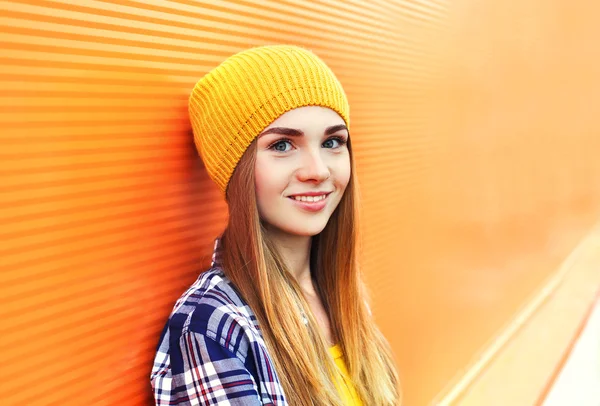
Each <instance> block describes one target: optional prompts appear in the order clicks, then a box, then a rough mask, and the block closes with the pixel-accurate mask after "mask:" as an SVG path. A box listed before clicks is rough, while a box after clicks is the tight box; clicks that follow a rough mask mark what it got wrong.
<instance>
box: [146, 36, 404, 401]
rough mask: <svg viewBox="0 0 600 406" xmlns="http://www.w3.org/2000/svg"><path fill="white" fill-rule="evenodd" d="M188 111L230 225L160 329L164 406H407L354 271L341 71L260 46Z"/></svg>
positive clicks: (194, 97) (211, 77)
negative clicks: (338, 75)
mask: <svg viewBox="0 0 600 406" xmlns="http://www.w3.org/2000/svg"><path fill="white" fill-rule="evenodd" d="M189 112H190V119H191V122H192V127H193V130H194V139H195V142H196V146H197V148H198V150H199V153H200V155H201V156H202V159H203V161H204V163H205V167H206V169H207V171H208V173H209V175H210V176H211V178H212V179H213V180H214V181H215V182H216V183H217V185H218V186H219V187H220V189H221V190H222V191H223V193H224V196H225V199H226V201H227V203H228V207H229V222H228V225H227V228H226V229H225V231H224V232H223V234H222V235H221V236H220V237H219V238H217V239H216V241H215V250H214V254H213V261H212V265H211V268H210V269H209V270H207V271H205V272H203V273H202V274H201V275H200V276H199V277H198V279H197V281H196V282H195V283H194V284H193V285H192V286H191V287H190V288H189V289H188V290H187V291H186V292H185V293H184V294H183V295H182V296H181V297H180V298H179V300H178V301H177V302H176V304H175V307H174V309H173V312H172V313H171V316H170V317H169V320H168V322H167V325H166V326H165V329H164V331H163V334H162V337H161V342H160V344H159V348H158V350H157V354H156V357H155V360H154V367H153V370H152V374H151V382H152V386H153V390H154V397H155V401H156V404H157V405H190V404H194V405H250V406H253V405H294V406H295V405H307V406H308V405H326V406H331V405H335V406H341V405H376V406H378V405H397V404H399V403H400V394H399V390H398V374H397V372H396V368H395V365H394V362H393V358H392V353H391V350H390V348H389V346H388V343H387V341H386V340H385V338H384V337H383V336H382V334H381V333H380V331H379V330H378V328H377V326H376V325H375V324H374V322H373V319H372V317H371V314H370V311H369V306H368V302H369V299H368V296H367V289H366V288H365V285H364V283H363V281H362V280H361V273H360V269H359V266H358V263H357V251H358V248H357V244H358V238H359V233H358V217H357V214H358V204H359V203H358V191H357V181H356V172H355V169H354V162H353V158H352V148H351V142H350V138H349V135H350V134H349V106H348V101H347V98H346V95H345V93H344V90H343V89H342V86H341V84H340V82H339V81H338V80H337V78H336V77H335V75H334V74H333V72H332V71H331V70H330V69H329V68H328V67H327V65H325V63H324V62H323V61H322V60H321V59H319V58H318V57H317V56H316V55H315V54H314V53H312V52H310V51H308V50H306V49H303V48H300V47H295V46H285V45H274V46H265V47H258V48H252V49H249V50H246V51H243V52H240V53H238V54H235V55H233V56H231V57H230V58H228V59H227V60H225V61H224V62H223V63H222V64H221V65H219V66H218V67H216V68H215V69H213V70H212V71H211V72H209V73H208V74H207V75H206V76H204V77H203V78H202V79H201V80H200V81H199V82H198V83H197V84H196V86H195V87H194V90H193V91H192V94H191V96H190V104H189Z"/></svg>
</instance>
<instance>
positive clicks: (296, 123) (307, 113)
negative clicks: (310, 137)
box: [265, 106, 344, 130]
mask: <svg viewBox="0 0 600 406" xmlns="http://www.w3.org/2000/svg"><path fill="white" fill-rule="evenodd" d="M336 124H344V119H343V118H342V117H341V116H340V115H339V114H338V113H336V112H335V111H334V110H332V109H330V108H328V107H321V106H303V107H298V108H295V109H293V110H290V111H288V112H286V113H284V114H282V115H281V116H279V117H278V118H277V119H276V120H275V121H273V122H272V123H271V124H269V125H268V126H267V127H266V128H265V130H267V129H269V128H272V127H289V128H296V129H305V130H311V129H312V130H318V129H322V128H326V127H330V126H332V125H336Z"/></svg>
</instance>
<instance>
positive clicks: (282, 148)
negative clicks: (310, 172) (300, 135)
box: [270, 140, 292, 152]
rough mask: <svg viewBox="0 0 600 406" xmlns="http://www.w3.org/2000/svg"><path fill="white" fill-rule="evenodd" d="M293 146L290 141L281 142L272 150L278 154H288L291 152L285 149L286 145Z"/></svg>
mask: <svg viewBox="0 0 600 406" xmlns="http://www.w3.org/2000/svg"><path fill="white" fill-rule="evenodd" d="M286 144H287V145H290V146H291V145H292V144H291V143H290V142H289V141H286V140H281V141H277V142H276V143H275V144H273V145H271V147H270V149H273V150H275V151H277V152H288V151H289V150H288V149H286V148H285V145H286Z"/></svg>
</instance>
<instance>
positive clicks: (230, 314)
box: [168, 266, 260, 345]
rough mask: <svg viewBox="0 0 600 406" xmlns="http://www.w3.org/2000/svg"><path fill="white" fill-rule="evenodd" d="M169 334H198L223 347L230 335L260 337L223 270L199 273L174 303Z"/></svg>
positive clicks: (245, 307) (218, 268) (243, 301)
mask: <svg viewBox="0 0 600 406" xmlns="http://www.w3.org/2000/svg"><path fill="white" fill-rule="evenodd" d="M168 324H169V329H170V330H171V333H172V334H173V333H176V334H178V335H184V334H186V333H199V334H202V335H206V336H207V337H209V338H211V339H213V340H216V341H218V342H220V344H222V345H225V344H229V343H230V342H231V336H232V334H233V333H234V332H235V333H236V335H238V334H240V333H242V334H243V335H246V336H250V337H249V338H256V337H253V336H256V335H260V333H259V332H260V328H259V326H258V321H257V319H256V316H255V314H254V312H253V311H252V310H251V309H250V307H249V306H248V304H247V303H246V301H245V300H244V299H243V298H242V297H241V296H240V295H239V293H238V290H237V289H236V288H235V287H234V285H233V284H232V282H231V281H230V280H229V278H227V276H226V275H225V273H224V271H223V269H222V268H221V267H218V266H213V267H211V268H210V269H208V270H206V271H204V272H202V273H201V274H200V275H199V276H198V278H197V279H196V281H195V282H194V283H193V284H192V285H191V286H190V287H189V288H188V289H187V290H186V291H185V292H184V293H183V294H182V295H181V297H180V298H179V299H178V300H177V302H176V303H175V306H174V307H173V310H172V312H171V315H170V317H169V323H168Z"/></svg>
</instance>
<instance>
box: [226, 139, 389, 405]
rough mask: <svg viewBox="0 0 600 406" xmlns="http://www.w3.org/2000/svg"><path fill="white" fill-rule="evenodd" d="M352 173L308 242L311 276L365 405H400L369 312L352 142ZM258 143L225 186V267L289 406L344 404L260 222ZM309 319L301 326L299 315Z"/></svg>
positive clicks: (329, 361)
mask: <svg viewBox="0 0 600 406" xmlns="http://www.w3.org/2000/svg"><path fill="white" fill-rule="evenodd" d="M348 148H349V149H350V163H351V177H350V181H349V183H348V186H347V188H346V191H345V192H344V195H343V197H342V199H341V201H340V203H339V205H338V207H337V208H336V210H335V211H334V213H333V214H332V216H331V218H330V219H329V222H328V223H327V225H326V227H325V229H324V230H323V231H322V232H321V233H320V234H318V235H316V236H314V237H313V239H312V247H311V258H310V263H311V264H310V265H311V274H312V276H313V281H314V285H315V289H316V290H317V292H318V294H319V296H320V298H321V300H322V302H323V305H324V307H325V309H326V310H327V313H328V315H329V317H330V320H331V328H332V334H333V335H334V337H335V338H336V339H337V343H339V344H340V346H341V348H342V351H343V354H344V360H345V362H346V366H347V368H348V373H349V375H350V378H351V379H352V382H353V384H354V385H355V387H356V390H357V393H358V395H359V396H360V397H361V399H362V400H363V402H364V403H365V405H374V406H384V405H385V406H391V405H398V404H400V390H399V386H398V385H399V382H398V373H397V371H396V366H395V363H394V360H393V356H392V352H391V349H390V347H389V344H388V342H387V341H386V339H385V338H384V337H383V335H382V334H381V332H380V331H379V329H378V328H377V326H376V325H375V323H374V322H373V320H372V317H370V311H369V307H368V303H369V297H368V292H367V289H366V286H365V284H364V282H363V281H362V279H361V274H360V270H359V266H358V262H357V251H358V242H359V230H358V223H359V219H358V214H359V211H358V207H359V206H358V196H359V194H358V188H357V182H356V176H355V173H356V171H355V166H354V160H353V158H352V150H351V148H350V142H348ZM255 160H256V140H255V141H254V142H253V143H252V144H251V145H250V147H249V148H248V149H247V151H246V152H245V154H244V156H243V157H242V159H241V161H240V162H239V163H238V165H237V167H236V170H235V172H234V174H233V176H232V178H231V180H230V183H229V186H228V189H227V197H226V200H227V203H228V205H229V222H228V225H227V228H226V229H225V231H224V232H223V235H222V238H221V242H222V247H223V252H222V264H223V271H224V272H225V274H226V275H227V277H228V278H229V279H230V280H231V281H232V282H233V283H234V285H235V286H236V287H237V288H238V290H239V291H240V293H241V295H242V297H243V298H244V299H245V300H246V301H247V303H248V305H249V306H250V308H251V309H252V310H253V311H254V312H255V314H256V317H257V318H258V322H259V325H260V327H261V331H262V335H263V338H264V341H265V344H266V346H267V349H268V350H269V355H270V356H271V358H272V360H273V362H274V364H275V368H276V371H277V374H278V376H279V378H280V380H281V384H282V386H283V389H284V392H285V395H286V398H287V400H288V402H289V404H290V405H293V406H296V405H302V406H305V405H306V406H309V405H323V406H343V403H342V400H341V398H340V397H339V395H338V393H337V391H336V388H335V386H334V383H333V381H332V379H334V378H332V377H335V376H338V375H337V374H338V373H339V372H338V371H337V368H336V365H335V363H334V361H333V358H332V357H331V355H330V354H329V352H328V348H327V343H326V341H325V339H324V337H323V336H322V334H321V332H320V329H319V327H318V325H317V322H316V319H315V318H314V317H313V315H312V313H311V311H310V307H309V305H308V303H307V301H306V300H305V299H304V296H303V294H302V290H301V288H300V286H299V285H298V283H297V282H296V280H295V278H294V277H293V276H292V274H291V273H290V272H289V271H288V269H287V266H286V264H285V261H284V259H283V258H282V257H281V255H280V254H279V253H278V251H277V249H276V247H275V246H274V244H273V242H272V241H271V240H270V239H269V235H268V233H267V231H266V229H265V227H264V225H263V224H262V223H261V219H260V217H259V214H258V207H257V202H256V195H255V193H254V191H255V183H254V165H255ZM302 312H304V314H305V315H306V317H307V319H308V324H307V325H305V324H304V322H303V320H302V317H301V313H302Z"/></svg>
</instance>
